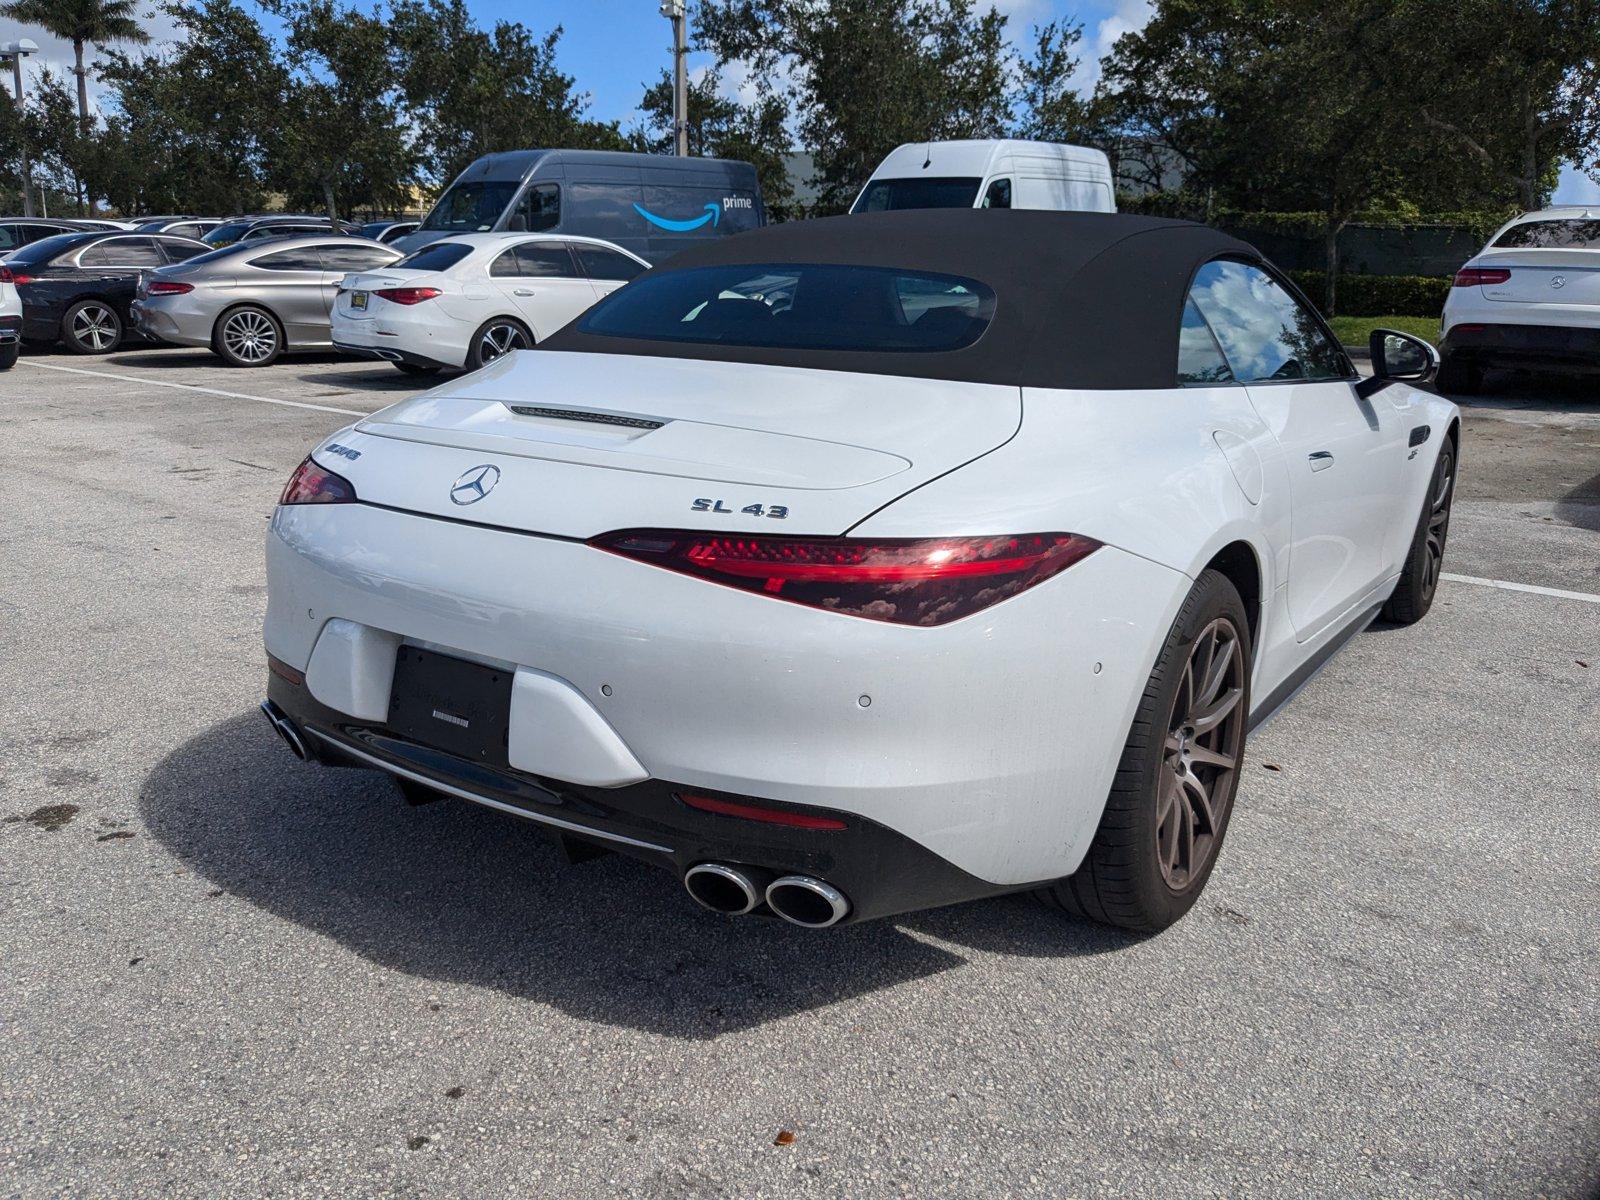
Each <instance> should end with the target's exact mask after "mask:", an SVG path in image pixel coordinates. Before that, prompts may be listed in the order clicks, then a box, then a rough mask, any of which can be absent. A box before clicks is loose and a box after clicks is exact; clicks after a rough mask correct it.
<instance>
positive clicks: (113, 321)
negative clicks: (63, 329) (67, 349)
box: [72, 304, 117, 350]
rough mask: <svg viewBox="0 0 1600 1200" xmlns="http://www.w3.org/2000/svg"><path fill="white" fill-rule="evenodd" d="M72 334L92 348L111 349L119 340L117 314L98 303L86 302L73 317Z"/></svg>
mask: <svg viewBox="0 0 1600 1200" xmlns="http://www.w3.org/2000/svg"><path fill="white" fill-rule="evenodd" d="M72 335H73V336H74V337H75V338H77V339H78V342H79V344H80V345H84V346H88V347H89V349H91V350H109V349H111V347H112V346H114V345H116V342H117V318H116V314H114V313H113V312H112V311H111V310H110V309H109V308H103V307H101V306H100V305H98V304H86V305H85V306H84V307H82V308H80V309H79V310H78V312H77V315H76V316H74V317H73V318H72Z"/></svg>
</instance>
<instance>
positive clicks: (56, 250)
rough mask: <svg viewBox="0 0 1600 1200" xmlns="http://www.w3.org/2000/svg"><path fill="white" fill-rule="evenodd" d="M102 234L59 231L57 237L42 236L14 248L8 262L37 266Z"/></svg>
mask: <svg viewBox="0 0 1600 1200" xmlns="http://www.w3.org/2000/svg"><path fill="white" fill-rule="evenodd" d="M100 236H102V235H101V234H98V233H58V234H56V236H55V237H47V238H41V239H40V240H39V241H37V242H29V243H28V244H27V245H26V246H24V247H22V249H20V250H14V251H12V253H11V254H9V255H7V256H6V261H7V262H8V263H21V264H22V265H23V266H25V267H37V266H39V265H40V264H41V263H47V262H49V261H50V260H51V259H52V258H54V257H55V256H56V255H58V254H60V253H61V252H62V251H64V250H70V249H72V248H73V247H74V246H86V245H88V244H89V243H90V242H92V241H94V240H95V239H96V238H98V237H100Z"/></svg>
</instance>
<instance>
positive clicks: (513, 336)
mask: <svg viewBox="0 0 1600 1200" xmlns="http://www.w3.org/2000/svg"><path fill="white" fill-rule="evenodd" d="M502 335H504V336H502ZM497 346H503V347H504V348H502V349H496V348H495V347H497ZM532 346H533V334H531V333H529V332H528V327H527V326H526V325H524V324H523V323H522V322H521V321H519V320H517V319H516V318H515V317H490V318H489V319H488V320H487V321H485V322H484V323H483V324H482V325H480V326H478V332H477V333H475V334H473V335H472V341H471V343H469V344H468V346H467V370H469V371H476V370H477V369H478V368H479V367H481V366H483V365H484V363H490V362H493V361H494V360H495V359H497V358H500V357H501V356H502V355H504V354H508V353H510V351H512V350H527V349H529V348H531V347H532Z"/></svg>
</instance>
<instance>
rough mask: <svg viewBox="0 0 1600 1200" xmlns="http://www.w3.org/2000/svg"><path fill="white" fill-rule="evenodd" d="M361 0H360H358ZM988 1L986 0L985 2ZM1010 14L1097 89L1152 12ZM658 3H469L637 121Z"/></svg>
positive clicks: (1032, 4)
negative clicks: (1073, 40)
mask: <svg viewBox="0 0 1600 1200" xmlns="http://www.w3.org/2000/svg"><path fill="white" fill-rule="evenodd" d="M358 2H359V0H358ZM981 2H982V0H980V3H981ZM994 3H995V6H996V7H997V8H999V9H1000V10H1001V11H1002V12H1004V13H1005V14H1006V15H1007V17H1008V18H1009V19H1010V23H1011V24H1010V32H1011V37H1012V39H1013V41H1015V42H1016V43H1018V44H1019V45H1021V44H1025V43H1026V42H1027V40H1028V30H1029V27H1030V26H1032V25H1036V24H1042V23H1043V22H1046V21H1050V20H1054V19H1060V18H1065V17H1069V16H1070V17H1075V18H1076V19H1077V20H1079V21H1081V22H1082V24H1083V27H1084V36H1083V42H1082V44H1081V47H1080V49H1081V52H1082V59H1083V64H1082V66H1081V67H1080V68H1079V78H1080V83H1081V85H1082V86H1084V87H1086V88H1087V87H1088V86H1091V85H1092V84H1093V82H1094V78H1095V75H1096V74H1097V63H1098V60H1099V57H1100V55H1102V54H1104V53H1105V52H1106V51H1107V50H1109V49H1110V47H1111V45H1112V43H1113V42H1115V41H1116V39H1117V38H1118V37H1119V36H1120V35H1121V34H1122V33H1124V32H1126V31H1128V30H1129V29H1136V28H1139V27H1140V26H1142V25H1143V24H1144V22H1145V20H1146V19H1147V17H1148V14H1149V3H1148V0H1081V2H1078V3H1070V2H1068V0H994ZM657 6H658V0H469V2H468V7H469V8H470V9H471V10H472V12H473V13H474V15H476V16H477V18H478V20H479V22H480V23H482V24H484V25H489V24H492V23H493V22H494V21H496V20H502V19H505V20H514V21H521V22H522V23H523V24H525V25H527V26H529V27H530V28H532V29H534V30H535V31H538V32H543V31H544V30H547V29H550V28H552V27H554V26H556V25H560V26H562V27H563V29H564V30H565V33H564V35H563V37H562V39H561V49H560V57H559V61H560V64H561V67H562V69H563V70H565V71H566V72H567V73H568V74H569V75H572V76H574V77H575V78H576V79H577V81H578V87H579V88H580V89H581V90H583V91H586V92H588V93H589V95H590V97H591V101H592V103H591V107H590V113H591V115H593V116H595V117H598V118H601V119H605V120H611V119H620V120H622V121H623V123H624V125H625V126H626V125H628V124H631V122H632V118H633V115H634V113H635V112H636V109H637V106H638V103H639V96H640V93H641V92H642V90H643V86H642V85H644V84H645V83H647V82H649V81H651V80H654V79H655V78H656V76H657V75H658V74H659V73H660V71H661V70H662V69H663V68H664V67H666V66H667V65H668V64H669V62H670V60H671V55H670V49H669V47H670V43H671V34H670V31H669V26H668V24H667V22H666V20H665V19H664V18H662V17H661V16H660V15H659V14H658V12H657ZM149 24H150V27H151V29H152V32H153V33H155V34H156V36H157V37H158V38H159V37H160V36H161V35H162V34H163V33H165V32H167V28H166V25H165V21H164V19H162V18H157V19H154V20H152V21H150V22H149ZM19 36H20V37H32V38H35V39H36V40H37V41H39V42H40V43H41V47H42V50H43V53H42V55H41V57H42V58H43V59H45V60H46V61H49V62H51V63H53V64H54V65H56V66H58V67H64V66H66V65H68V63H69V61H70V57H71V55H70V51H69V50H68V48H67V47H66V46H64V45H62V44H61V43H58V42H52V41H51V39H48V38H46V37H44V36H43V35H42V34H41V33H40V31H38V30H34V29H29V30H24V29H22V28H20V27H19V26H18V25H17V24H16V22H14V21H10V20H6V19H0V41H4V40H8V39H10V38H13V37H19ZM706 62H707V59H706V57H705V56H703V55H696V56H692V57H691V59H690V64H691V67H703V66H704V65H706ZM1556 201H1557V202H1558V203H1589V202H1593V203H1597V204H1600V184H1596V183H1595V182H1594V181H1592V180H1589V179H1587V178H1585V177H1584V176H1581V175H1579V174H1578V173H1577V172H1576V171H1571V170H1569V171H1567V172H1566V173H1565V174H1564V175H1563V177H1562V183H1561V187H1560V189H1559V190H1558V191H1557V193H1556Z"/></svg>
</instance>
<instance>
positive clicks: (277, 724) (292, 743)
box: [261, 700, 311, 762]
mask: <svg viewBox="0 0 1600 1200" xmlns="http://www.w3.org/2000/svg"><path fill="white" fill-rule="evenodd" d="M261 711H262V713H264V714H265V715H266V718H267V721H268V722H269V723H270V724H271V725H272V728H273V730H274V732H276V733H277V735H278V736H279V737H280V738H282V739H283V744H284V745H285V746H287V747H289V753H291V754H293V755H294V756H295V757H296V758H298V759H299V760H300V761H301V762H310V761H311V751H310V750H308V749H307V748H306V743H305V739H304V738H302V737H301V736H300V731H299V730H298V729H296V728H295V727H294V722H293V721H291V720H289V718H288V717H286V716H284V714H283V710H282V709H281V708H279V707H278V706H277V705H276V704H274V703H273V702H272V701H271V700H263V701H262V702H261Z"/></svg>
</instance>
